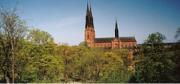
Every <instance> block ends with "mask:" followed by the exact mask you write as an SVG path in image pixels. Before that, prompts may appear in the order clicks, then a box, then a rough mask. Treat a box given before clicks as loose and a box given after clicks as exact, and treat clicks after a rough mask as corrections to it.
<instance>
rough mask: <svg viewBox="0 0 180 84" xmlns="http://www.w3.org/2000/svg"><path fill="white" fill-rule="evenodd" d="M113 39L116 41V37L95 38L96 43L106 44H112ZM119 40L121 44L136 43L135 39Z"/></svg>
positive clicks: (121, 38) (125, 38) (123, 38)
mask: <svg viewBox="0 0 180 84" xmlns="http://www.w3.org/2000/svg"><path fill="white" fill-rule="evenodd" d="M113 39H115V38H114V37H110V38H95V42H96V43H106V42H111V41H112V40H113ZM119 40H120V41H121V42H136V39H135V37H119Z"/></svg>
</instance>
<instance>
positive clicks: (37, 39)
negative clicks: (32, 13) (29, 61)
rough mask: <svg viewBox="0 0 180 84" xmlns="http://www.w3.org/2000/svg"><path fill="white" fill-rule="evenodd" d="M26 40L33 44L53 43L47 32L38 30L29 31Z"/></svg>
mask: <svg viewBox="0 0 180 84" xmlns="http://www.w3.org/2000/svg"><path fill="white" fill-rule="evenodd" d="M27 39H28V40H29V41H31V42H32V43H35V44H46V43H50V42H53V38H52V36H51V35H50V34H49V33H48V32H45V31H41V30H39V29H32V30H29V32H28V35H27Z"/></svg>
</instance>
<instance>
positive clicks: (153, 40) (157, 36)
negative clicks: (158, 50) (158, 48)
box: [145, 32, 166, 44]
mask: <svg viewBox="0 0 180 84" xmlns="http://www.w3.org/2000/svg"><path fill="white" fill-rule="evenodd" d="M165 39H166V37H165V36H164V35H163V34H161V33H159V32H155V33H152V34H150V35H149V36H148V38H147V39H146V40H145V43H148V44H158V43H162V42H163V41H164V40H165Z"/></svg>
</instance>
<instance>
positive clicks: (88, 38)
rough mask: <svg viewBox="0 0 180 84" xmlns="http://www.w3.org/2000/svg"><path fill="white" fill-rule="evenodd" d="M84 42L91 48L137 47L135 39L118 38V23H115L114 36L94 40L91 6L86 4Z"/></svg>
mask: <svg viewBox="0 0 180 84" xmlns="http://www.w3.org/2000/svg"><path fill="white" fill-rule="evenodd" d="M85 42H86V43H87V45H88V46H89V47H91V48H95V47H100V48H132V47H135V46H136V45H137V42H136V39H135V37H119V30H118V23H117V21H116V22H115V36H114V37H107V38H96V36H95V29H94V24H93V15H92V10H91V6H90V7H89V5H88V4H87V11H86V22H85Z"/></svg>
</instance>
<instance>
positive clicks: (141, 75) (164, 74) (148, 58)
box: [135, 33, 174, 83]
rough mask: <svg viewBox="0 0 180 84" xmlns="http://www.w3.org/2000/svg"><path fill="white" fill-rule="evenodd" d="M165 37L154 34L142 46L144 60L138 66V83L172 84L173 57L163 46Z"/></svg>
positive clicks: (136, 74)
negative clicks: (170, 83)
mask: <svg viewBox="0 0 180 84" xmlns="http://www.w3.org/2000/svg"><path fill="white" fill-rule="evenodd" d="M164 39H165V36H164V35H162V34H161V33H152V34H150V35H149V36H148V39H147V40H146V41H145V44H144V45H143V46H142V52H143V56H144V58H143V59H142V61H141V62H139V63H137V65H136V73H135V76H136V81H137V82H153V83H154V82H155V83H159V82H172V80H171V77H172V76H171V75H172V73H171V72H172V71H173V69H174V62H173V60H172V55H171V54H169V53H168V51H167V50H166V48H165V47H164V46H163V45H162V42H163V40H164Z"/></svg>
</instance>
